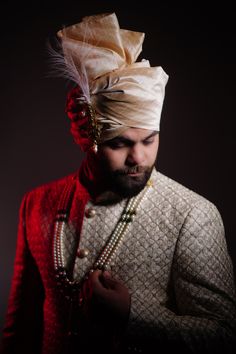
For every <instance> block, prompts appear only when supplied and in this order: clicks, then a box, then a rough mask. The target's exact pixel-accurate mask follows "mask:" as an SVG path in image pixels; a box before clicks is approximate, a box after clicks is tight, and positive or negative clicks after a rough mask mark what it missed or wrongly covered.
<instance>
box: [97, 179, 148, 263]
mask: <svg viewBox="0 0 236 354" xmlns="http://www.w3.org/2000/svg"><path fill="white" fill-rule="evenodd" d="M151 185H152V183H151V181H150V180H149V181H148V182H147V184H146V186H145V188H144V191H143V192H142V193H139V194H138V195H137V196H135V197H133V198H130V199H129V201H128V203H127V206H126V208H125V210H124V211H123V213H122V215H121V218H120V220H119V221H118V224H117V225H116V228H115V230H114V231H113V233H112V234H111V236H110V238H109V240H108V242H107V243H106V245H105V247H104V249H103V250H102V252H101V254H100V255H99V257H98V258H97V260H96V262H95V263H94V266H93V269H102V270H106V269H107V268H108V266H109V265H110V263H111V261H112V259H113V258H114V256H115V255H116V253H117V250H118V248H119V246H120V245H121V243H122V241H123V239H124V236H125V233H126V231H127V228H128V225H129V224H130V223H131V222H132V221H133V218H134V215H135V214H136V212H137V208H138V206H139V205H140V203H141V201H142V199H143V198H144V196H145V195H146V193H147V190H148V188H149V187H150V186H151Z"/></svg>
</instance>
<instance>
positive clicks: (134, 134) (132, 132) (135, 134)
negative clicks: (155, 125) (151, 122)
mask: <svg viewBox="0 0 236 354" xmlns="http://www.w3.org/2000/svg"><path fill="white" fill-rule="evenodd" d="M156 134H157V132H156V131H153V130H148V129H142V128H127V129H126V130H125V132H124V133H122V134H121V135H119V136H118V137H117V138H118V139H119V138H124V139H127V140H132V141H142V140H145V139H146V138H148V137H149V136H151V135H156Z"/></svg>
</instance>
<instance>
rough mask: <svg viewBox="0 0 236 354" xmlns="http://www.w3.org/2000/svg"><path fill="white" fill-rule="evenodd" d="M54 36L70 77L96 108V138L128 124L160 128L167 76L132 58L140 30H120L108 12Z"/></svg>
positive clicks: (139, 46) (117, 131)
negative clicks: (58, 42) (57, 38)
mask: <svg viewBox="0 0 236 354" xmlns="http://www.w3.org/2000/svg"><path fill="white" fill-rule="evenodd" d="M58 36H59V37H60V38H61V41H62V49H63V53H64V59H65V63H66V65H67V68H69V71H70V73H69V74H70V78H72V80H73V81H74V82H75V83H76V84H77V85H78V86H79V89H80V92H82V95H83V97H84V99H85V101H86V102H87V103H89V104H90V105H91V106H92V108H93V110H94V112H95V118H96V122H97V127H98V129H99V130H100V133H101V134H100V140H99V141H100V142H103V141H105V140H108V139H112V138H114V137H115V136H117V135H119V134H121V133H122V132H124V131H125V130H126V129H127V128H129V127H135V128H143V129H149V130H157V131H159V129H160V117H161V111H162V106H163V100H164V95H165V85H166V83H167V80H168V75H167V74H166V73H165V71H164V70H163V69H162V67H160V66H157V67H151V66H150V64H149V61H148V60H142V61H140V62H136V60H137V58H138V56H139V54H140V53H141V51H142V44H143V41H144V36H145V35H144V33H141V32H135V31H129V30H124V29H120V27H119V23H118V20H117V17H116V15H115V13H111V14H101V15H95V16H87V17H85V18H83V19H82V21H81V22H80V23H78V24H75V25H72V26H69V27H66V28H64V29H62V30H60V31H59V32H58ZM74 123H75V121H74Z"/></svg>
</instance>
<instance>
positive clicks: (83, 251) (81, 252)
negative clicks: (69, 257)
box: [77, 248, 89, 258]
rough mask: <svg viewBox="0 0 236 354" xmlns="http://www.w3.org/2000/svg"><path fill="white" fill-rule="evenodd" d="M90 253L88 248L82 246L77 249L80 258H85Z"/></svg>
mask: <svg viewBox="0 0 236 354" xmlns="http://www.w3.org/2000/svg"><path fill="white" fill-rule="evenodd" d="M88 254H89V250H88V249H87V248H81V249H79V250H78V251H77V256H78V257H79V258H85V257H87V256H88Z"/></svg>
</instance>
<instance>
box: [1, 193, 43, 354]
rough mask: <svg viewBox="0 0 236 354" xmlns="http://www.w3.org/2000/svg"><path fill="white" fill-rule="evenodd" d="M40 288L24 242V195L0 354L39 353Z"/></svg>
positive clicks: (33, 261) (41, 296)
mask: <svg viewBox="0 0 236 354" xmlns="http://www.w3.org/2000/svg"><path fill="white" fill-rule="evenodd" d="M43 298H44V295H43V287H42V283H41V280H40V275H39V271H38V268H37V265H36V263H35V260H34V258H33V256H32V254H31V252H30V249H29V246H28V240H27V195H25V197H24V198H23V201H22V203H21V208H20V214H19V224H18V236H17V246H16V255H15V261H14V272H13V278H12V284H11V289H10V296H9V300H8V308H7V313H6V319H5V325H4V328H3V336H2V342H1V353H2V354H15V353H25V354H26V353H27V354H29V353H31V354H32V353H34V354H36V353H40V341H41V336H42V311H43Z"/></svg>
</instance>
